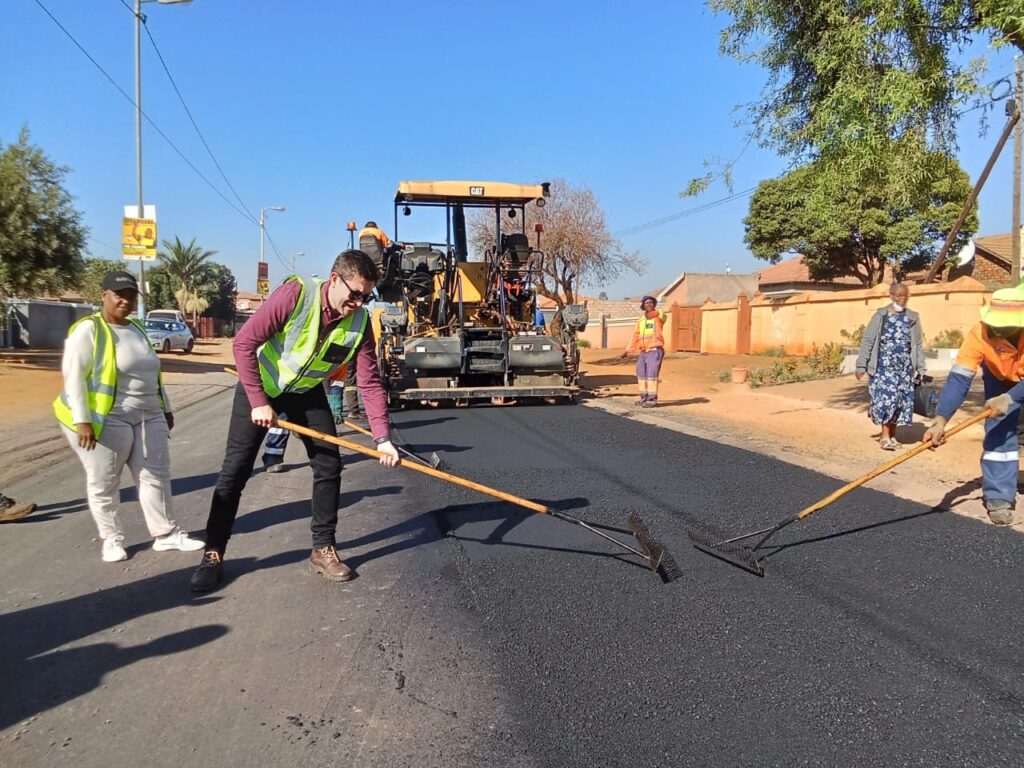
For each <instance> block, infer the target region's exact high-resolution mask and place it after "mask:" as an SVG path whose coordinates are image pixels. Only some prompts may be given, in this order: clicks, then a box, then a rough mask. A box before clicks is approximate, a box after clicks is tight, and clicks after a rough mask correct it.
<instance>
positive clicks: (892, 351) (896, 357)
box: [856, 283, 925, 451]
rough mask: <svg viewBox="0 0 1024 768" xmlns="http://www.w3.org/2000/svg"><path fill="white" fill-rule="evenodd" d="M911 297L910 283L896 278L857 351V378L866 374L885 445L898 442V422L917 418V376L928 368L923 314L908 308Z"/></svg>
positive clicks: (891, 448)
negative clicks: (925, 361) (915, 405)
mask: <svg viewBox="0 0 1024 768" xmlns="http://www.w3.org/2000/svg"><path fill="white" fill-rule="evenodd" d="M909 298H910V291H909V290H908V289H907V286H905V285H903V284H902V283H893V285H892V287H891V288H890V289H889V299H890V303H889V305H888V306H885V307H882V308H881V309H879V310H878V311H876V312H875V314H874V315H872V317H871V321H870V322H869V323H868V326H867V328H865V329H864V336H863V337H862V338H861V343H860V354H859V355H858V356H857V367H856V372H857V374H856V375H857V380H858V381H861V380H863V378H864V374H867V376H868V398H869V400H870V402H871V405H870V407H869V409H868V415H869V416H870V417H871V420H872V421H873V422H874V423H875V424H878V425H880V426H881V428H882V431H881V435H880V436H879V438H878V444H879V445H880V446H881V447H882V449H883V450H886V451H895V450H896V449H897V448H898V447H899V443H898V442H897V441H896V427H897V426H898V425H909V424H911V423H912V421H913V416H914V379H915V378H916V377H917V376H919V375H921V374H923V373H924V370H925V363H924V343H923V334H922V332H921V318H920V317H919V316H918V314H917V313H916V312H913V311H911V310H908V309H907V300H908V299H909Z"/></svg>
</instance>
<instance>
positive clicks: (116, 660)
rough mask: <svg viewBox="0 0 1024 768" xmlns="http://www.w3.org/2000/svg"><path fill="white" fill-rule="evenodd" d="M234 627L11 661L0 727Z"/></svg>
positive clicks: (187, 631)
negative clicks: (139, 664)
mask: <svg viewBox="0 0 1024 768" xmlns="http://www.w3.org/2000/svg"><path fill="white" fill-rule="evenodd" d="M227 633H228V628H227V627H225V626H224V625H222V624H210V625H207V626H203V627H193V628H191V629H184V630H181V631H180V632H172V633H171V634H169V635H164V636H163V637H158V638H156V639H155V640H151V641H149V642H148V643H142V644H140V645H130V646H127V647H122V646H119V645H117V644H115V643H109V642H104V643H94V644H92V645H86V646H82V647H79V648H67V649H63V650H58V651H53V652H52V653H46V654H43V655H42V656H36V657H34V658H31V659H26V660H23V661H20V662H18V663H17V664H14V665H12V666H10V667H9V668H8V670H7V673H6V674H5V680H4V689H5V690H4V695H3V697H2V699H0V730H3V729H4V728H7V727H9V726H11V725H14V724H15V723H18V722H20V721H21V720H24V719H25V718H27V717H31V716H32V715H35V714H37V713H39V712H44V711H46V710H48V709H52V708H54V707H58V706H60V705H61V704H64V703H66V702H68V701H71V700H73V699H76V698H78V697H79V696H81V695H82V694H85V693H88V692H89V691H92V690H94V689H95V688H98V687H99V686H100V684H101V683H102V682H103V679H104V678H105V677H106V676H107V674H108V673H110V672H113V671H114V670H117V669H120V668H121V667H126V666H128V665H130V664H134V663H135V662H136V661H140V660H142V659H147V658H151V657H156V656H169V655H171V654H175V653H181V652H182V651H188V650H191V649H193V648H198V647H199V646H201V645H205V644H206V643H209V642H212V641H214V640H217V639H219V638H221V637H223V636H224V635H226V634H227Z"/></svg>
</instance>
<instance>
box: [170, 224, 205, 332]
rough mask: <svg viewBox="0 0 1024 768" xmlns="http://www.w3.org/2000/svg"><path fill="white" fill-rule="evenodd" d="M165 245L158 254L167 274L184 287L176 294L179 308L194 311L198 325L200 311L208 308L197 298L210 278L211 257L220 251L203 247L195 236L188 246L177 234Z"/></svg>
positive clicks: (183, 310) (193, 320) (193, 317)
mask: <svg viewBox="0 0 1024 768" xmlns="http://www.w3.org/2000/svg"><path fill="white" fill-rule="evenodd" d="M163 246H164V250H161V251H159V252H158V253H157V256H158V257H159V259H160V261H161V262H162V263H163V265H164V267H165V268H166V269H167V274H169V275H171V277H174V278H176V279H177V280H178V281H179V282H180V283H181V288H180V289H179V290H177V291H175V293H174V296H175V298H176V299H177V300H178V309H180V310H181V311H182V312H188V311H191V312H192V323H193V324H195V322H196V317H197V316H198V314H199V312H202V311H203V310H204V309H206V307H200V306H199V304H200V302H199V301H196V300H194V299H198V296H199V291H200V289H201V288H202V287H203V286H204V285H205V284H206V283H207V282H208V281H209V275H210V266H211V264H210V258H211V257H212V256H214V255H216V253H217V252H216V251H205V250H203V249H202V248H200V247H199V246H198V245H196V239H195V238H194V237H193V238H192V240H190V241H189V243H188V245H186V244H185V243H183V242H181V239H180V238H179V237H178V236H177V235H175V237H174V242H173V243H172V242H171V241H170V240H164V241H163Z"/></svg>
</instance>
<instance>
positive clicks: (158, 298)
mask: <svg viewBox="0 0 1024 768" xmlns="http://www.w3.org/2000/svg"><path fill="white" fill-rule="evenodd" d="M146 284H147V285H148V286H149V293H148V295H147V297H146V306H147V307H149V308H150V309H170V308H172V307H173V306H174V304H175V298H174V293H175V291H177V290H178V289H179V288H181V283H180V282H179V281H178V279H177V278H175V277H172V276H171V275H170V274H168V272H167V267H165V266H164V265H163V264H157V265H156V266H155V267H147V268H146Z"/></svg>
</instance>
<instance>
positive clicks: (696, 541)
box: [686, 528, 764, 577]
mask: <svg viewBox="0 0 1024 768" xmlns="http://www.w3.org/2000/svg"><path fill="white" fill-rule="evenodd" d="M686 535H687V536H689V537H690V541H692V542H693V546H695V547H696V548H697V549H699V550H700V551H701V552H707V553H708V554H709V555H711V556H712V557H717V558H718V559H719V560H723V561H725V562H727V563H729V564H730V565H735V566H736V567H737V568H742V569H743V570H745V571H749V572H750V573H752V574H754V575H755V576H761V577H763V576H764V568H762V567H761V563H760V562H759V561H758V559H757V556H756V555H755V554H754V550H752V549H751V548H750V547H744V546H741V545H738V544H731V543H729V542H726V541H720V540H718V538H717V537H715V538H712V537H711V536H709V535H708V534H706V533H704V532H703V531H695V530H693V529H692V528H691V529H690V530H689V531H687V532H686Z"/></svg>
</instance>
